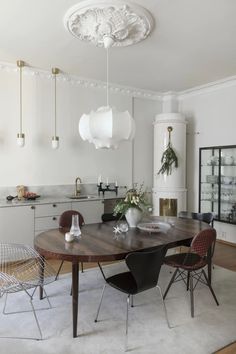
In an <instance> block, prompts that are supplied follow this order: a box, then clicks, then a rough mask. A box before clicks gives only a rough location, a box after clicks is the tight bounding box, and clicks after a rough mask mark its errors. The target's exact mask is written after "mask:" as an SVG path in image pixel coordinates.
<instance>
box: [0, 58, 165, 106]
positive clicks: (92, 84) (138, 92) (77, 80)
mask: <svg viewBox="0 0 236 354" xmlns="http://www.w3.org/2000/svg"><path fill="white" fill-rule="evenodd" d="M0 70H1V71H5V72H13V73H14V72H15V73H16V72H17V70H18V68H17V66H16V65H15V64H12V63H6V62H0ZM24 75H29V76H38V77H40V78H42V79H47V80H52V79H53V75H52V74H51V71H47V70H42V69H38V68H35V67H32V66H27V64H26V66H25V68H24ZM58 81H62V82H68V83H69V84H71V85H75V86H81V87H84V88H90V89H97V90H106V87H107V86H106V82H105V81H99V80H92V79H87V78H84V77H81V76H77V75H70V74H67V73H64V72H62V71H60V74H58ZM109 91H110V92H111V93H116V94H121V95H125V96H130V97H134V98H145V99H150V100H154V101H159V100H160V101H162V99H163V93H160V92H155V91H151V90H144V89H140V88H135V87H129V86H123V85H118V84H113V83H109Z"/></svg>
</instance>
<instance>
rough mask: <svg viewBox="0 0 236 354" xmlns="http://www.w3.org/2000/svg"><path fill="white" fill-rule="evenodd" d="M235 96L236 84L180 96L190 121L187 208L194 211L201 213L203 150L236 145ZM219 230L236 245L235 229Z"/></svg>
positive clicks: (188, 130)
mask: <svg viewBox="0 0 236 354" xmlns="http://www.w3.org/2000/svg"><path fill="white" fill-rule="evenodd" d="M227 86H228V87H227ZM235 97H236V83H234V84H233V83H232V84H231V85H222V86H218V87H215V88H212V89H210V90H207V89H206V90H202V91H200V92H199V91H198V90H196V92H192V93H191V94H189V95H188V94H187V95H182V96H180V104H179V109H180V112H181V113H183V114H184V115H185V117H186V118H187V121H188V125H187V189H188V203H187V205H188V210H190V211H198V190H199V187H198V182H199V148H200V147H206V146H219V145H236V138H235V132H236V99H235ZM218 227H219V233H220V234H222V232H224V231H225V232H226V234H225V238H226V239H227V240H228V241H231V242H232V241H234V242H236V234H235V226H232V225H227V224H220V225H219V226H218ZM226 235H228V237H227V236H226ZM220 237H221V235H220Z"/></svg>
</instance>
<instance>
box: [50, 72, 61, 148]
mask: <svg viewBox="0 0 236 354" xmlns="http://www.w3.org/2000/svg"><path fill="white" fill-rule="evenodd" d="M59 72H60V70H59V69H58V68H52V74H53V75H54V135H53V137H52V148H53V149H58V148H59V136H57V75H58V74H59Z"/></svg>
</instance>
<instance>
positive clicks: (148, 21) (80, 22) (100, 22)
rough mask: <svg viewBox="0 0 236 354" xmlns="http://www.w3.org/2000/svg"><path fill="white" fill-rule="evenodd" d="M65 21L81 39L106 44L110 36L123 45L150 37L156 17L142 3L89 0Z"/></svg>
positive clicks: (70, 11) (114, 42)
mask: <svg viewBox="0 0 236 354" xmlns="http://www.w3.org/2000/svg"><path fill="white" fill-rule="evenodd" d="M64 24H65V27H66V28H67V30H68V31H69V32H70V33H71V34H73V35H74V36H75V37H77V38H79V39H80V40H83V41H87V42H92V43H93V44H95V45H96V46H99V47H103V46H104V39H106V38H108V39H109V40H111V39H112V46H117V47H120V46H128V45H132V44H135V43H138V42H140V41H142V40H144V39H145V38H147V36H148V35H149V34H150V32H151V29H152V27H153V19H152V16H151V15H150V13H149V12H148V11H147V10H146V9H144V8H143V7H142V6H139V5H137V4H133V3H131V2H128V1H120V0H111V1H104V0H103V1H102V0H85V1H82V2H80V3H79V4H77V5H75V6H73V7H71V8H70V9H69V10H68V11H67V13H66V15H65V17H64ZM109 46H110V45H109Z"/></svg>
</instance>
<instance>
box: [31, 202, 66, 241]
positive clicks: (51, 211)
mask: <svg viewBox="0 0 236 354" xmlns="http://www.w3.org/2000/svg"><path fill="white" fill-rule="evenodd" d="M34 209H35V235H38V234H39V233H40V232H42V231H45V230H49V229H56V228H57V227H58V226H59V218H60V215H61V214H62V213H63V212H64V211H66V210H68V209H71V202H69V203H52V204H40V205H35V206H34Z"/></svg>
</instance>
